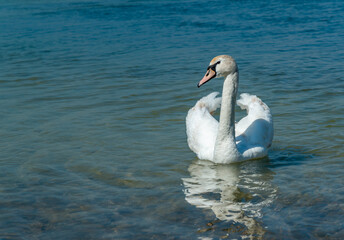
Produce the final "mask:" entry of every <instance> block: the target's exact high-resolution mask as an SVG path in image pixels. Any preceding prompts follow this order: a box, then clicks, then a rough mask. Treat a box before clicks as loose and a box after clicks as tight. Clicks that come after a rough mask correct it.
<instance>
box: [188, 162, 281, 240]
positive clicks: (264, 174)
mask: <svg viewBox="0 0 344 240" xmlns="http://www.w3.org/2000/svg"><path fill="white" fill-rule="evenodd" d="M188 170H189V172H190V177H189V178H183V179H182V181H183V184H184V193H185V200H186V201H187V202H188V203H190V204H192V205H194V206H196V207H197V208H203V209H210V210H212V211H213V213H214V214H215V216H216V218H217V219H219V220H221V221H232V222H234V223H240V224H243V225H244V226H245V228H247V229H246V231H245V234H247V235H250V236H253V235H254V236H262V235H263V234H264V232H265V230H264V228H263V227H262V226H261V225H260V223H259V222H258V221H257V219H258V218H261V217H262V209H263V207H264V206H267V205H269V204H271V203H272V202H273V201H274V199H275V197H276V192H277V187H275V186H274V185H273V184H272V183H271V180H272V178H273V172H272V171H270V170H269V169H267V168H266V167H264V166H262V162H261V161H250V162H248V163H242V164H228V165H218V164H214V163H212V162H209V161H202V160H198V161H196V162H194V163H192V164H191V165H190V166H189V168H188Z"/></svg>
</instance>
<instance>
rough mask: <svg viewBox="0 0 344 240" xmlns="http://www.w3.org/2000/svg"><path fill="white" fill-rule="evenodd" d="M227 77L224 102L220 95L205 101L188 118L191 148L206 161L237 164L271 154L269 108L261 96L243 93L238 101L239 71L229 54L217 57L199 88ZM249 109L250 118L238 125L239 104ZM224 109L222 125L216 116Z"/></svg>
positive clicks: (196, 105)
mask: <svg viewBox="0 0 344 240" xmlns="http://www.w3.org/2000/svg"><path fill="white" fill-rule="evenodd" d="M220 77H224V79H225V80H224V83H223V89H222V99H221V98H219V97H217V95H218V94H219V93H218V92H213V93H210V94H209V95H208V96H206V97H203V98H201V99H200V100H199V101H198V102H197V103H196V104H195V106H194V107H192V108H191V109H190V110H189V111H188V114H187V116H186V134H187V142H188V145H189V147H190V149H191V150H192V151H193V152H194V153H196V155H197V157H198V158H199V159H202V160H210V161H212V162H214V163H222V164H227V163H233V162H240V161H245V160H249V159H256V158H261V157H264V156H266V155H267V153H268V148H269V147H270V146H271V143H272V138H273V122H272V116H271V113H270V109H269V107H268V106H267V105H266V104H265V103H264V102H263V101H262V100H261V99H260V98H258V97H257V96H255V95H250V94H248V93H243V94H241V95H240V99H239V100H238V101H236V95H237V89H238V83H239V70H238V66H237V64H236V62H235V60H234V59H233V58H232V57H231V56H228V55H220V56H217V57H215V58H213V59H212V60H211V62H210V64H209V66H208V68H207V72H206V74H205V75H204V77H203V78H202V80H201V81H200V82H199V83H198V85H197V86H198V87H200V86H202V85H203V84H205V83H207V82H208V81H210V80H211V79H213V78H220ZM236 103H237V104H238V105H239V107H240V108H241V109H246V111H247V116H245V117H244V118H242V119H241V120H240V121H239V122H238V123H235V104H236ZM220 106H221V109H220V120H219V122H218V121H217V120H216V119H215V118H214V117H213V116H212V113H213V112H214V111H215V110H216V109H217V108H219V107H220Z"/></svg>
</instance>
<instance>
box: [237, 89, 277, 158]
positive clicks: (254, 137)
mask: <svg viewBox="0 0 344 240" xmlns="http://www.w3.org/2000/svg"><path fill="white" fill-rule="evenodd" d="M237 104H238V105H239V106H240V107H241V109H246V111H247V116H245V117H244V118H242V119H241V120H240V121H239V122H238V123H237V124H236V129H235V131H236V140H237V146H238V150H239V152H241V154H242V155H243V157H244V158H245V159H249V158H259V157H263V156H265V155H266V154H267V149H268V148H269V147H270V146H271V143H272V138H273V122H272V116H271V113H270V109H269V107H268V106H267V105H266V104H265V103H264V102H263V101H262V100H261V99H260V98H258V97H257V96H255V95H250V94H247V93H243V94H241V95H240V99H239V100H238V101H237Z"/></svg>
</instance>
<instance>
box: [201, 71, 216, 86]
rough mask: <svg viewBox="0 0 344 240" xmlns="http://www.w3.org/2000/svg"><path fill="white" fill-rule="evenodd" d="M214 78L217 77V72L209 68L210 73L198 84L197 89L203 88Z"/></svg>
mask: <svg viewBox="0 0 344 240" xmlns="http://www.w3.org/2000/svg"><path fill="white" fill-rule="evenodd" d="M214 77H216V72H215V71H214V70H213V69H211V68H208V71H207V72H206V73H205V75H204V77H203V78H202V80H201V81H200V82H199V83H198V84H197V87H200V86H202V85H203V84H205V83H206V82H208V81H209V80H211V79H213V78H214Z"/></svg>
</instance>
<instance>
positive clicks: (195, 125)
mask: <svg viewBox="0 0 344 240" xmlns="http://www.w3.org/2000/svg"><path fill="white" fill-rule="evenodd" d="M217 95H218V93H216V92H214V93H211V94H209V95H208V96H206V97H203V98H202V99H200V100H199V101H198V102H197V103H196V105H195V106H194V107H193V108H191V109H190V110H189V112H188V115H187V116H186V134H187V138H188V144H189V147H190V149H191V150H192V151H193V152H195V153H196V154H197V156H198V158H200V159H208V160H211V159H212V158H213V154H214V146H215V140H216V135H217V128H218V121H217V120H216V119H215V118H214V117H213V116H212V115H211V112H214V111H215V110H216V109H217V108H218V107H219V106H220V104H221V98H216V96H217Z"/></svg>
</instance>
